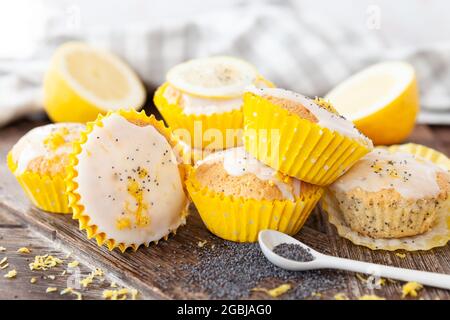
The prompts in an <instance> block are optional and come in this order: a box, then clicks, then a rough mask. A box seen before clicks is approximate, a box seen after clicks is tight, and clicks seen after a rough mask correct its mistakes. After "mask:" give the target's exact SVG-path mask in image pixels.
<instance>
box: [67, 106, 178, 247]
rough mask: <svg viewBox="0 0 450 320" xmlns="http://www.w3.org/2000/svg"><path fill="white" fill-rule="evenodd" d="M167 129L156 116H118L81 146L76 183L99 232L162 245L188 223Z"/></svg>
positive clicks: (124, 240) (120, 239) (95, 130)
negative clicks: (166, 238) (165, 237)
mask: <svg viewBox="0 0 450 320" xmlns="http://www.w3.org/2000/svg"><path fill="white" fill-rule="evenodd" d="M127 112H128V111H127ZM130 112H131V111H130ZM151 120H153V121H151ZM157 124H158V125H159V126H157ZM162 127H163V125H162V124H159V123H158V122H157V121H156V120H154V119H153V118H150V117H146V116H142V117H134V118H132V117H131V116H130V118H128V117H127V115H122V114H118V113H113V114H111V115H108V116H106V117H104V118H103V119H101V125H100V124H98V123H97V124H96V125H95V126H94V127H93V128H92V131H91V132H90V133H89V134H88V135H87V140H86V142H84V143H83V144H81V152H80V153H79V154H78V155H77V160H78V163H77V165H75V166H74V169H75V171H76V172H77V175H76V176H75V177H74V178H73V180H74V182H76V185H77V188H76V190H75V192H76V193H78V195H79V200H78V204H79V205H80V206H82V207H83V208H84V213H83V214H85V215H87V216H88V217H89V223H90V224H93V225H96V226H97V227H98V232H99V233H105V234H106V235H107V237H108V238H110V239H114V240H115V241H117V242H119V243H124V244H127V245H132V244H138V245H139V244H143V243H149V242H151V241H157V240H159V239H161V238H162V237H164V236H166V235H168V234H169V233H170V232H172V231H174V230H176V229H177V228H178V226H180V225H181V224H183V223H184V221H185V215H184V213H185V208H186V205H187V197H186V195H185V193H184V189H183V182H182V174H181V172H180V168H179V164H178V158H177V153H176V151H175V149H174V148H173V147H172V143H171V141H170V140H169V138H168V137H167V136H166V132H163V131H162V130H163V129H162Z"/></svg>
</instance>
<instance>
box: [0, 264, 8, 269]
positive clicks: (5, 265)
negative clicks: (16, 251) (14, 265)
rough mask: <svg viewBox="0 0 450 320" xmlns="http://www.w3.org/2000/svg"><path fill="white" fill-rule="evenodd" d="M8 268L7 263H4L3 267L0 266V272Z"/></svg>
mask: <svg viewBox="0 0 450 320" xmlns="http://www.w3.org/2000/svg"><path fill="white" fill-rule="evenodd" d="M8 267H9V263H5V264H4V265H0V270H3V269H6V268H8Z"/></svg>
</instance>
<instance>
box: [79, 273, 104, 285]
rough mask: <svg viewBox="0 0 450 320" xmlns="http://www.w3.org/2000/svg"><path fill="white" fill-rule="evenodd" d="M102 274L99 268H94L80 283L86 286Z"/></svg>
mask: <svg viewBox="0 0 450 320" xmlns="http://www.w3.org/2000/svg"><path fill="white" fill-rule="evenodd" d="M103 275H104V272H103V270H102V269H100V268H95V270H94V271H92V272H91V273H90V274H89V275H88V276H87V277H86V278H84V279H82V280H81V281H80V283H81V284H82V285H83V287H84V288H86V287H87V286H88V285H90V284H91V283H92V281H94V278H95V277H102V276H103Z"/></svg>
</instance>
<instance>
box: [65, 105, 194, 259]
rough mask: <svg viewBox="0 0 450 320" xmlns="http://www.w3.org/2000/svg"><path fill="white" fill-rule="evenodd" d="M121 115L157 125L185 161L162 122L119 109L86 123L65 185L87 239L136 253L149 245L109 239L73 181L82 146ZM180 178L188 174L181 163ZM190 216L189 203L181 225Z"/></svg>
mask: <svg viewBox="0 0 450 320" xmlns="http://www.w3.org/2000/svg"><path fill="white" fill-rule="evenodd" d="M113 113H115V114H118V115H120V116H122V117H124V118H126V119H128V120H130V119H133V120H138V121H143V122H146V123H149V124H150V125H152V126H154V127H155V128H156V129H157V130H158V131H159V132H160V133H161V134H163V135H164V136H165V137H166V138H167V140H168V141H169V143H170V144H171V145H172V147H173V148H174V150H175V151H176V152H177V153H179V154H178V156H179V159H181V158H183V154H182V152H183V151H182V149H181V148H179V143H178V141H177V140H176V138H175V137H173V135H172V133H171V131H170V130H169V129H168V128H167V127H166V126H165V125H164V123H163V122H162V121H158V120H156V118H155V117H154V116H153V115H151V116H147V115H146V114H145V111H141V112H137V111H135V110H133V109H130V110H118V111H114V112H113V111H109V112H108V113H107V114H106V115H104V116H103V115H101V114H99V115H98V117H97V119H96V120H95V121H94V122H88V123H87V124H86V130H85V131H83V132H82V133H81V137H80V139H79V140H78V141H76V142H75V143H74V149H73V152H72V154H71V155H70V165H69V167H68V174H67V176H66V179H65V182H66V184H67V189H66V190H67V195H68V199H69V206H70V207H71V208H72V210H73V217H72V218H73V219H75V220H78V222H79V228H80V230H85V231H86V234H87V238H88V239H92V238H95V240H96V241H97V244H98V245H99V246H103V245H105V246H107V247H108V249H109V250H110V251H112V250H114V249H115V248H118V249H119V250H120V251H121V252H125V250H127V249H128V248H132V249H133V250H134V251H136V250H137V249H138V248H139V246H141V245H142V244H143V245H145V246H146V247H148V246H149V245H150V243H149V242H147V243H142V244H140V243H137V244H126V243H123V242H118V241H116V240H115V239H112V238H110V237H109V236H108V235H107V234H106V233H105V232H102V231H101V229H100V228H99V226H97V225H95V224H93V223H92V222H91V220H90V218H89V212H85V210H84V206H83V205H82V204H81V203H80V199H81V195H80V194H79V193H78V192H77V189H78V184H77V183H76V182H75V181H74V178H75V177H76V176H77V175H78V172H77V170H76V169H75V166H76V165H77V164H78V159H77V156H78V155H79V154H80V153H81V152H82V150H83V145H84V144H85V143H86V141H87V139H88V136H89V134H90V133H91V132H92V130H93V129H94V127H96V126H98V127H102V126H103V122H102V119H103V118H106V117H108V116H110V115H111V114H113ZM179 168H180V175H181V179H182V181H184V177H185V174H186V168H187V165H185V164H180V165H179ZM187 215H188V203H186V208H185V210H183V212H182V213H181V217H182V221H181V224H180V226H182V225H184V224H186V217H187ZM176 231H177V230H173V231H172V232H171V233H173V234H176ZM168 237H169V234H167V235H166V236H165V237H164V238H163V239H164V240H167V239H168ZM153 243H156V244H157V243H158V241H153Z"/></svg>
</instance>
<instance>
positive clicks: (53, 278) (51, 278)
mask: <svg viewBox="0 0 450 320" xmlns="http://www.w3.org/2000/svg"><path fill="white" fill-rule="evenodd" d="M46 278H47V279H50V280H55V279H56V277H55V276H54V275H49V276H47V277H46Z"/></svg>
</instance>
